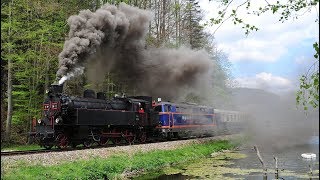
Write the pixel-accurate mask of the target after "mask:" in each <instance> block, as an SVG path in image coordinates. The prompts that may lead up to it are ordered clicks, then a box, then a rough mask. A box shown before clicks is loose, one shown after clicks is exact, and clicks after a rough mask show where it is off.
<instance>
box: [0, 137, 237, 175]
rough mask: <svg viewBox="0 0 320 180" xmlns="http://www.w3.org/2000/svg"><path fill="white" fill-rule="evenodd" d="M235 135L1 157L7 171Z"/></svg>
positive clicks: (160, 148) (225, 138)
mask: <svg viewBox="0 0 320 180" xmlns="http://www.w3.org/2000/svg"><path fill="white" fill-rule="evenodd" d="M232 137H234V135H226V136H217V137H207V138H201V139H189V140H180V141H168V142H158V143H149V144H138V145H128V146H115V147H105V148H95V149H82V150H73V151H63V152H48V153H39V154H26V155H15V156H3V157H1V167H2V168H1V169H2V171H5V170H6V169H8V168H12V167H14V166H15V164H17V163H19V162H25V163H26V164H28V165H33V164H38V165H45V166H48V165H56V164H59V163H64V162H70V161H76V160H88V159H91V158H94V157H100V158H107V157H109V156H111V155H115V154H121V153H128V154H134V153H137V152H147V151H152V150H172V149H176V148H181V147H182V146H185V145H189V144H194V143H204V142H207V141H211V140H229V139H231V138H232Z"/></svg>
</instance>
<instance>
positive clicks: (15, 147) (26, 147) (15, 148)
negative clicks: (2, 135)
mask: <svg viewBox="0 0 320 180" xmlns="http://www.w3.org/2000/svg"><path fill="white" fill-rule="evenodd" d="M37 149H43V148H42V147H40V146H39V145H37V144H30V145H10V146H4V147H1V151H9V150H11V151H27V150H37Z"/></svg>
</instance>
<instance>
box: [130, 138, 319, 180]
mask: <svg viewBox="0 0 320 180" xmlns="http://www.w3.org/2000/svg"><path fill="white" fill-rule="evenodd" d="M259 151H260V154H261V157H262V159H263V161H264V163H265V165H266V168H267V174H266V175H264V173H263V170H262V165H261V163H260V161H259V159H258V156H257V154H256V151H254V150H253V149H252V147H251V146H245V147H241V148H240V149H239V150H237V151H232V152H231V151H226V152H223V153H213V154H212V155H211V156H210V157H208V158H204V159H200V160H196V161H194V162H188V164H186V163H181V164H179V165H176V166H171V167H165V168H163V169H162V170H161V171H157V172H152V173H149V174H146V175H142V176H139V177H134V178H132V179H158V180H171V179H178V180H184V179H252V180H255V179H257V180H258V179H276V174H275V172H276V171H275V160H274V156H276V157H277V158H278V169H279V174H278V178H279V179H319V136H314V137H311V139H310V141H307V142H306V143H305V144H300V145H295V146H292V147H287V148H285V149H278V150H276V151H275V150H265V149H263V148H260V149H259ZM310 152H312V153H315V154H316V156H317V157H316V159H314V160H309V159H304V158H302V157H301V154H302V153H310ZM311 172H312V173H311Z"/></svg>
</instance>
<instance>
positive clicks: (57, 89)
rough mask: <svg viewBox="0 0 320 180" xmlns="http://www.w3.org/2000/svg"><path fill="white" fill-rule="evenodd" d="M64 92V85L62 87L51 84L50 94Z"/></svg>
mask: <svg viewBox="0 0 320 180" xmlns="http://www.w3.org/2000/svg"><path fill="white" fill-rule="evenodd" d="M62 90H63V84H61V85H58V84H51V85H50V87H49V92H51V93H53V94H57V93H62Z"/></svg>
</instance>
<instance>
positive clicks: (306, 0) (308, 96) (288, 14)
mask: <svg viewBox="0 0 320 180" xmlns="http://www.w3.org/2000/svg"><path fill="white" fill-rule="evenodd" d="M209 1H210V0H209ZM214 1H216V2H218V3H219V4H220V5H221V6H222V9H221V10H219V11H218V16H217V17H214V18H211V19H210V22H209V24H211V25H218V27H217V28H216V30H215V32H216V31H217V30H218V29H219V28H220V27H221V26H222V25H223V23H224V22H226V21H228V20H231V21H232V22H233V23H234V24H235V25H240V26H241V28H242V29H244V31H245V35H246V36H247V35H248V34H249V33H251V32H252V31H258V30H259V28H258V27H256V26H255V25H253V24H249V23H247V22H246V20H245V19H243V18H240V17H239V16H238V14H237V13H238V12H239V11H240V10H241V9H242V10H243V9H245V11H246V12H247V14H252V15H256V16H260V15H261V14H264V13H267V12H272V14H274V15H275V16H278V18H279V21H280V22H282V23H283V22H285V21H287V20H289V19H290V18H293V19H298V18H299V17H300V16H303V15H304V14H305V13H307V12H311V9H312V8H316V9H318V7H319V0H289V1H276V2H273V3H269V1H267V0H265V2H266V4H265V5H264V6H262V7H259V8H258V9H253V10H251V7H252V4H253V3H254V1H252V0H242V1H240V3H239V5H238V6H236V8H234V9H231V8H230V7H231V6H232V4H235V1H234V0H214ZM318 18H319V17H317V19H315V22H316V23H318V24H319V19H318ZM313 48H314V50H315V54H314V58H315V60H314V61H315V62H314V64H313V65H312V66H311V67H310V69H309V71H308V72H307V73H306V74H304V75H302V76H301V78H300V89H299V90H298V92H297V96H296V102H297V103H298V104H302V105H303V106H304V109H305V110H307V108H308V106H309V105H311V106H312V107H314V108H316V107H318V106H319V43H318V42H314V44H313ZM312 69H314V70H313V71H311V70H312Z"/></svg>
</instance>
